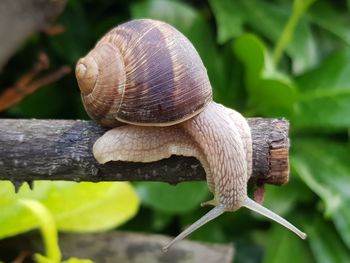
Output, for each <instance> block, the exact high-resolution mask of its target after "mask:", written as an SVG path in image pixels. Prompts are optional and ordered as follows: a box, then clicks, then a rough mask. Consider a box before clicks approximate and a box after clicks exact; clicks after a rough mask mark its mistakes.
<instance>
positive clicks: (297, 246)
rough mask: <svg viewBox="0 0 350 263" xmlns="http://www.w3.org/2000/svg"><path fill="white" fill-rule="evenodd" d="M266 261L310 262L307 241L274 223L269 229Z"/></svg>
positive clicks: (270, 262) (272, 262) (286, 262)
mask: <svg viewBox="0 0 350 263" xmlns="http://www.w3.org/2000/svg"><path fill="white" fill-rule="evenodd" d="M263 262H264V263H277V262H278V263H279V262H283V263H289V262H290V263H294V262H298V263H302V262H309V260H308V255H307V251H306V247H305V241H304V240H302V239H300V238H299V237H297V236H295V235H293V234H292V233H291V232H289V231H286V229H285V228H283V227H281V226H280V225H277V224H274V226H273V228H272V229H271V231H269V240H268V242H267V244H266V247H265V257H264V261H263Z"/></svg>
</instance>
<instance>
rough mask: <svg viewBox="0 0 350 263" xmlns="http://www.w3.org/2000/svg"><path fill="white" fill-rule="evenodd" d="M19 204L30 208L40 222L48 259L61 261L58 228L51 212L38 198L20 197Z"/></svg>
mask: <svg viewBox="0 0 350 263" xmlns="http://www.w3.org/2000/svg"><path fill="white" fill-rule="evenodd" d="M19 204H21V205H23V206H25V207H26V208H27V209H29V211H30V212H31V213H32V214H33V215H34V216H35V218H36V219H37V221H38V222H39V228H40V232H41V236H42V238H43V240H44V244H45V251H46V257H47V259H48V260H50V261H52V262H60V261H61V251H60V248H59V246H58V234H57V228H56V224H55V222H54V219H53V217H52V215H51V213H50V212H49V211H48V209H47V208H46V207H45V206H44V205H42V204H41V203H40V202H38V201H36V200H30V199H19ZM38 261H39V260H38Z"/></svg>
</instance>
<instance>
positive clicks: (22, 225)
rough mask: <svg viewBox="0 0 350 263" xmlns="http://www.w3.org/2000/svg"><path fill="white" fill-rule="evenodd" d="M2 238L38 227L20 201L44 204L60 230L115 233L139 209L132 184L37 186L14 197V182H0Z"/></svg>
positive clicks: (70, 183) (43, 183) (25, 187)
mask: <svg viewBox="0 0 350 263" xmlns="http://www.w3.org/2000/svg"><path fill="white" fill-rule="evenodd" d="M0 185H1V187H0V209H1V211H2V213H1V214H0V238H4V237H8V236H13V235H16V234H19V233H23V232H26V231H29V230H31V229H34V228H37V227H38V221H37V219H36V218H35V217H34V216H33V215H32V214H31V213H30V212H28V211H27V210H26V209H24V208H23V207H22V206H21V205H20V204H19V203H18V199H20V198H26V199H34V200H38V201H40V202H41V203H42V204H43V205H45V206H46V208H47V209H48V210H49V211H50V212H51V213H52V215H53V217H54V219H55V222H56V224H57V228H58V230H62V231H74V232H92V231H104V230H107V229H112V228H114V227H116V226H118V225H121V224H123V223H124V222H126V221H127V220H129V219H130V218H132V217H133V216H134V215H135V214H136V212H137V210H138V206H139V201H138V197H137V195H136V193H135V192H134V190H133V188H132V186H131V185H130V184H129V183H74V182H43V181H39V182H35V183H34V190H33V191H31V190H30V189H29V188H28V187H27V185H25V186H22V188H21V189H20V191H19V193H18V194H15V193H14V190H13V186H12V185H11V184H10V182H0Z"/></svg>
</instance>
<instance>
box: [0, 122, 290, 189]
mask: <svg viewBox="0 0 350 263" xmlns="http://www.w3.org/2000/svg"><path fill="white" fill-rule="evenodd" d="M248 121H249V125H250V127H251V130H252V136H253V176H252V181H254V182H255V183H257V184H262V183H269V184H283V183H286V182H287V181H288V175H289V166H288V147H289V142H288V127H289V124H288V121H286V120H284V119H262V118H252V119H248ZM104 132H105V129H104V128H102V127H100V126H98V125H97V124H95V123H94V122H92V121H73V120H20V119H17V120H14V119H12V120H11V119H2V120H0V145H1V147H0V180H11V181H12V182H15V183H16V182H23V181H32V180H69V181H93V182H98V181H163V182H168V183H171V184H176V183H179V182H183V181H193V180H205V173H204V170H203V168H202V167H201V165H200V163H199V162H198V161H197V160H196V159H194V158H188V157H181V156H172V157H171V158H169V159H164V160H161V161H158V162H154V163H129V162H110V163H107V164H105V165H100V164H98V163H97V162H96V161H95V159H94V157H93V155H92V151H91V149H92V145H93V143H94V142H95V141H96V139H97V138H98V137H99V136H101V135H102V134H103V133H104Z"/></svg>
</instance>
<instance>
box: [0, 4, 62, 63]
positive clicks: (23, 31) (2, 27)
mask: <svg viewBox="0 0 350 263" xmlns="http://www.w3.org/2000/svg"><path fill="white" fill-rule="evenodd" d="M65 2H66V0H55V1H47V0H16V1H13V0H1V1H0V37H1V41H0V70H1V69H2V67H3V66H4V64H6V62H7V61H8V59H9V58H10V57H11V56H12V55H13V54H14V53H15V52H16V50H17V49H18V48H19V47H20V46H21V45H22V44H23V42H24V41H25V40H26V39H27V38H28V37H29V36H30V35H32V34H33V33H34V32H37V31H39V30H45V29H46V28H47V27H48V26H49V24H50V23H51V22H52V21H53V20H54V19H55V18H56V17H57V16H58V15H59V14H60V13H61V12H62V11H63V8H64V6H65Z"/></svg>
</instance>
